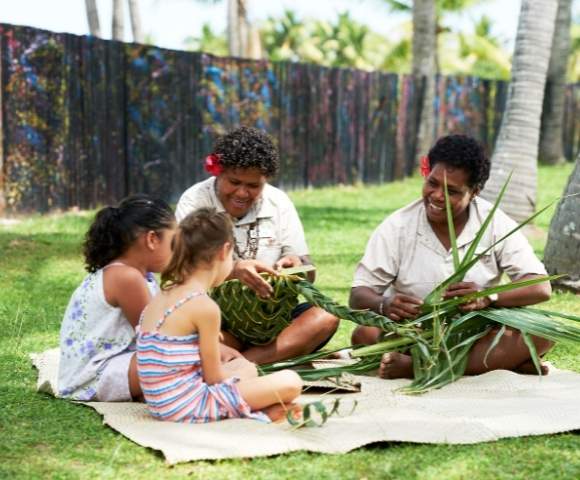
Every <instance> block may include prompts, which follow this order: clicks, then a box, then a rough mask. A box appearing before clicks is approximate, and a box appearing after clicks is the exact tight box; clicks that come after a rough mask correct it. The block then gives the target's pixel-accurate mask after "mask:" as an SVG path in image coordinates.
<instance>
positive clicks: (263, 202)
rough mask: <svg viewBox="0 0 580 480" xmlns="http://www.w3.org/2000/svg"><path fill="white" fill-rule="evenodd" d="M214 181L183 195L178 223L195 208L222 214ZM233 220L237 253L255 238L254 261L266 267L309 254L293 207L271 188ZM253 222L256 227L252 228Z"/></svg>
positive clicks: (179, 206)
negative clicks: (281, 260)
mask: <svg viewBox="0 0 580 480" xmlns="http://www.w3.org/2000/svg"><path fill="white" fill-rule="evenodd" d="M215 180H216V179H215V177H210V178H208V179H207V180H204V181H203V182H199V183H196V184H195V185H193V186H192V187H190V188H189V189H187V190H186V191H185V192H184V193H183V195H182V196H181V198H180V199H179V202H178V203H177V209H176V211H175V216H176V217H177V221H178V222H181V220H183V218H185V216H186V215H187V214H189V213H190V212H192V211H194V210H197V209H198V208H203V207H213V208H215V209H216V210H217V211H218V212H225V208H224V207H223V205H222V203H221V202H220V200H219V198H218V197H217V194H216V191H215ZM233 221H234V236H235V238H236V244H237V247H238V251H239V252H242V253H243V252H245V251H247V250H248V248H247V247H248V237H249V236H252V235H258V236H259V238H258V252H257V255H256V259H257V260H260V261H262V262H264V263H266V264H268V265H274V264H275V263H276V262H277V261H278V260H279V259H280V258H282V257H284V256H286V255H298V256H304V255H308V246H307V245H306V239H305V236H304V229H303V228H302V223H301V222H300V218H299V217H298V212H297V211H296V208H295V207H294V204H293V203H292V201H291V200H290V199H289V198H288V195H286V194H285V193H284V192H283V191H282V190H280V189H278V188H276V187H273V186H272V185H269V184H266V185H264V190H263V191H262V195H261V196H260V198H259V199H258V201H257V202H256V203H254V205H252V207H251V208H250V210H249V211H248V213H247V214H246V216H245V217H243V218H240V219H233ZM256 222H257V225H258V227H257V228H254V229H251V226H252V225H253V224H255V223H256Z"/></svg>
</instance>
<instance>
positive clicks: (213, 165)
mask: <svg viewBox="0 0 580 480" xmlns="http://www.w3.org/2000/svg"><path fill="white" fill-rule="evenodd" d="M206 170H207V171H208V172H209V173H211V174H212V177H210V178H208V179H207V180H204V181H202V182H199V183H196V184H195V185H193V186H192V187H191V188H189V189H188V190H186V191H185V192H184V193H183V195H182V196H181V198H180V199H179V202H178V204H177V210H176V212H175V216H176V217H177V221H178V222H179V221H181V220H183V218H184V217H185V216H186V215H187V214H188V213H189V212H191V211H193V210H196V209H198V208H202V207H212V208H215V209H217V210H218V211H220V212H227V213H228V214H229V215H230V217H231V218H232V221H233V224H234V237H235V244H234V258H235V260H236V263H235V265H234V269H233V272H232V274H231V278H237V279H238V280H240V281H242V282H243V283H245V284H246V285H248V286H249V287H250V288H252V289H253V290H254V291H256V293H257V294H258V295H260V296H261V297H269V296H270V294H271V293H272V287H271V285H270V284H269V283H268V282H266V281H265V280H264V279H263V278H262V277H261V276H260V272H268V273H271V274H276V271H277V270H279V269H280V268H286V267H296V266H299V265H302V264H310V263H312V262H311V260H310V256H309V252H308V246H307V244H306V239H305V237H304V229H303V228H302V223H301V222H300V218H299V217H298V213H297V211H296V208H294V205H293V203H292V201H291V200H290V199H289V198H288V195H286V194H285V193H284V192H283V191H282V190H279V189H278V188H276V187H274V186H272V185H270V184H269V183H268V180H269V179H271V178H273V177H275V176H276V175H277V173H278V170H279V159H278V151H277V150H276V147H275V146H274V143H273V142H272V139H271V138H270V136H269V135H267V134H266V133H265V132H262V131H260V130H257V129H255V128H250V127H239V128H237V129H235V130H233V131H231V132H229V133H228V134H226V135H224V136H222V137H220V138H218V140H217V141H216V144H215V146H214V153H213V154H211V155H209V156H208V157H207V158H206ZM309 274H310V276H309V280H310V281H314V272H309ZM291 318H292V323H291V324H290V325H289V326H288V327H286V328H285V329H284V330H282V332H280V334H279V335H278V337H276V339H274V341H272V342H271V343H269V344H267V345H244V344H242V342H240V341H239V340H238V339H237V338H235V337H234V336H233V335H231V334H230V333H227V332H223V334H224V338H225V343H226V344H227V345H229V346H230V347H233V348H234V349H236V350H239V351H241V352H242V354H243V355H244V357H246V358H247V359H248V360H250V361H252V362H255V363H269V362H275V361H278V360H283V359H287V358H291V357H295V356H297V355H303V354H306V353H310V352H312V351H314V350H316V349H318V348H320V347H321V346H322V345H324V344H325V343H326V342H327V341H328V340H329V339H330V337H331V336H332V335H333V334H334V332H335V331H336V329H337V328H338V319H337V318H336V317H334V316H333V315H331V314H329V313H327V312H325V311H324V310H322V309H321V308H318V307H315V306H313V305H310V304H308V303H302V304H299V305H297V306H296V307H295V308H294V310H293V311H292V312H291ZM226 359H228V358H227V357H226Z"/></svg>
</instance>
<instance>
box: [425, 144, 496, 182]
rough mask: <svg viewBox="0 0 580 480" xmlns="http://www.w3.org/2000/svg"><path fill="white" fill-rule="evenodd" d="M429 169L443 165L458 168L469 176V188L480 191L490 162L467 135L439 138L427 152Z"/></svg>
mask: <svg viewBox="0 0 580 480" xmlns="http://www.w3.org/2000/svg"><path fill="white" fill-rule="evenodd" d="M428 157H429V167H430V168H433V167H434V166H435V164H437V163H443V164H444V165H447V166H449V167H453V168H460V169H462V170H464V171H465V172H467V173H468V174H469V179H468V183H469V187H470V188H472V189H476V188H478V189H480V190H482V189H483V187H484V185H485V182H487V179H488V178H489V169H490V161H489V158H488V156H487V155H486V153H485V149H484V148H483V146H482V145H481V143H479V142H478V141H477V140H476V139H475V138H473V137H470V136H468V135H459V134H455V135H447V136H445V137H441V138H440V139H439V140H437V142H436V143H435V145H433V147H431V150H429V155H428Z"/></svg>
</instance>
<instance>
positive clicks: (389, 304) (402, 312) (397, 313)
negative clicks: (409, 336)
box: [382, 293, 423, 322]
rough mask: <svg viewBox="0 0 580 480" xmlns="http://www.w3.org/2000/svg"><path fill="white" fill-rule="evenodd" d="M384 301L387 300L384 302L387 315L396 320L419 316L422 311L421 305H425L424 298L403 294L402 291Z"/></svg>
mask: <svg viewBox="0 0 580 480" xmlns="http://www.w3.org/2000/svg"><path fill="white" fill-rule="evenodd" d="M382 301H383V302H385V303H384V304H383V312H384V314H385V317H388V318H390V319H391V320H394V321H395V322H400V321H401V320H413V319H415V318H417V316H418V315H419V313H420V312H421V305H423V300H421V299H420V298H417V297H412V296H411V295H403V294H402V293H396V294H395V295H394V296H393V297H391V298H390V299H385V300H382Z"/></svg>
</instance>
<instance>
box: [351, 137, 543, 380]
mask: <svg viewBox="0 0 580 480" xmlns="http://www.w3.org/2000/svg"><path fill="white" fill-rule="evenodd" d="M425 163H426V164H425V165H424V170H425V171H423V175H424V176H425V177H426V178H425V183H424V184H423V194H422V198H421V199H419V200H416V201H415V202H413V203H411V204H410V205H407V206H406V207H404V208H402V209H400V210H398V211H396V212H395V213H393V214H392V215H390V216H389V217H387V218H386V219H385V220H384V221H383V223H381V225H379V227H378V228H377V229H376V230H375V232H374V233H373V235H372V236H371V238H370V240H369V242H368V244H367V247H366V251H365V254H364V257H363V258H362V260H361V261H360V263H359V265H358V267H357V269H356V272H355V275H354V281H353V285H352V290H351V293H350V305H351V307H352V308H357V309H359V308H360V309H363V308H368V309H371V310H373V311H375V312H377V313H378V314H380V315H384V316H386V317H388V318H390V319H392V320H394V321H403V320H410V319H413V318H416V317H417V316H418V314H419V309H420V306H421V304H422V300H421V299H422V298H425V297H426V296H427V295H428V294H429V293H430V291H431V290H433V288H434V287H435V286H436V285H437V284H439V283H441V282H442V281H443V280H445V279H446V278H447V277H449V276H450V275H451V274H452V273H453V271H454V270H453V269H454V267H453V258H452V253H451V250H450V247H451V242H450V239H449V231H448V227H447V216H446V209H445V194H444V178H445V176H446V178H447V189H448V192H449V200H450V204H451V210H452V215H453V223H454V225H455V232H456V235H457V247H458V249H459V254H460V257H462V256H463V255H465V252H466V250H467V249H468V248H469V245H470V243H471V242H472V241H473V239H474V237H475V235H476V232H477V231H478V229H479V228H480V226H481V224H482V222H483V220H484V219H485V217H486V215H487V213H488V212H489V210H490V209H491V208H492V205H491V204H490V203H489V202H487V201H485V200H483V199H481V198H479V197H478V194H479V193H480V192H481V190H482V189H483V187H484V185H485V182H486V181H487V179H488V177H489V169H490V162H489V159H488V158H487V157H486V155H485V153H484V150H483V148H482V147H481V145H480V144H479V143H478V142H477V141H476V140H474V139H473V138H470V137H468V136H465V135H449V136H446V137H443V138H441V139H439V140H438V141H437V143H436V144H435V145H434V146H433V148H431V150H430V151H429V155H428V157H427V158H426V159H425ZM515 226H516V224H515V223H514V222H513V221H512V220H511V219H510V218H509V217H508V216H507V215H506V214H505V213H503V212H502V211H500V210H499V209H498V210H497V211H496V213H495V215H494V217H493V220H492V222H491V224H490V225H489V227H488V229H487V231H486V234H485V235H484V238H483V239H482V241H481V243H480V244H479V247H478V251H479V252H482V251H484V250H485V249H486V248H487V247H489V246H490V245H491V244H492V243H493V242H494V241H496V240H497V239H499V238H501V237H502V236H503V235H504V234H506V233H508V232H509V231H510V230H512V229H513V228H514V227H515ZM504 273H505V274H506V275H507V276H508V277H509V278H510V279H511V280H512V281H514V280H523V279H529V278H534V277H537V276H538V275H545V274H546V270H545V268H544V266H543V264H542V263H541V262H540V261H539V260H538V258H537V257H536V255H535V254H534V252H533V250H532V247H531V246H530V244H529V243H528V241H527V240H526V238H525V237H524V236H523V235H522V234H521V233H520V232H519V231H518V232H516V233H515V234H513V235H512V236H510V237H508V238H507V239H506V240H505V241H503V242H501V243H500V244H498V245H496V246H495V247H494V248H493V249H492V250H491V251H490V252H489V254H487V255H485V256H484V257H483V258H482V259H481V260H480V261H479V262H478V263H477V264H476V265H475V266H474V267H472V268H471V270H469V272H468V273H467V274H466V276H465V279H464V281H462V282H459V283H456V284H453V285H451V286H450V287H449V288H448V290H447V291H446V293H445V295H444V296H445V298H452V297H458V296H464V295H468V294H470V293H473V292H475V291H479V290H481V289H483V288H487V287H490V286H493V285H497V284H498V283H499V282H500V280H501V277H502V275H503V274H504ZM550 295H551V287H550V284H549V282H546V283H540V284H536V285H533V286H528V287H522V288H519V289H515V290H512V291H509V292H504V293H500V294H499V295H497V294H496V295H493V296H490V297H487V298H480V299H477V300H473V301H471V302H469V303H465V304H463V307H462V310H463V311H465V312H468V311H473V310H479V309H483V308H486V307H489V306H490V305H494V306H498V307H518V306H524V305H532V304H534V303H538V302H542V301H545V300H547V299H548V298H550ZM381 333H382V331H381V330H380V329H379V328H376V327H362V326H361V327H358V328H357V329H356V330H355V331H354V332H353V335H352V343H353V345H357V344H358V345H360V344H373V343H377V342H378V341H379V340H380V338H381ZM496 333H497V330H496V331H494V329H492V331H491V332H490V333H489V334H488V335H486V336H485V337H483V338H481V339H480V340H479V341H477V343H476V344H475V345H474V346H473V348H472V350H471V352H470V356H469V361H468V365H467V369H466V372H465V373H466V374H467V375H476V374H480V373H483V372H486V371H490V370H497V369H507V370H514V371H520V372H522V373H533V372H534V367H533V364H532V362H531V359H530V353H529V350H528V347H527V346H526V344H525V342H524V339H523V337H522V335H521V333H520V332H519V331H517V330H509V329H508V330H507V331H506V333H505V334H504V336H503V337H502V338H501V340H500V342H499V344H498V345H497V346H496V347H495V348H494V349H493V350H492V351H491V353H490V354H489V355H488V357H487V361H486V362H484V358H485V355H486V352H487V351H488V348H489V346H490V345H491V342H492V341H493V339H494V337H495V335H496ZM533 340H534V343H535V345H536V349H537V352H538V354H539V355H543V354H544V353H546V352H547V351H548V350H549V349H550V348H551V346H552V343H551V342H549V341H548V340H544V339H542V338H537V337H533ZM544 368H545V367H544ZM543 373H547V369H545V370H544V371H543ZM379 375H380V376H381V377H383V378H403V377H405V378H412V377H413V368H412V360H411V357H410V356H409V355H405V354H402V353H398V352H391V353H386V354H384V355H383V358H382V361H381V366H380V369H379Z"/></svg>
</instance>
